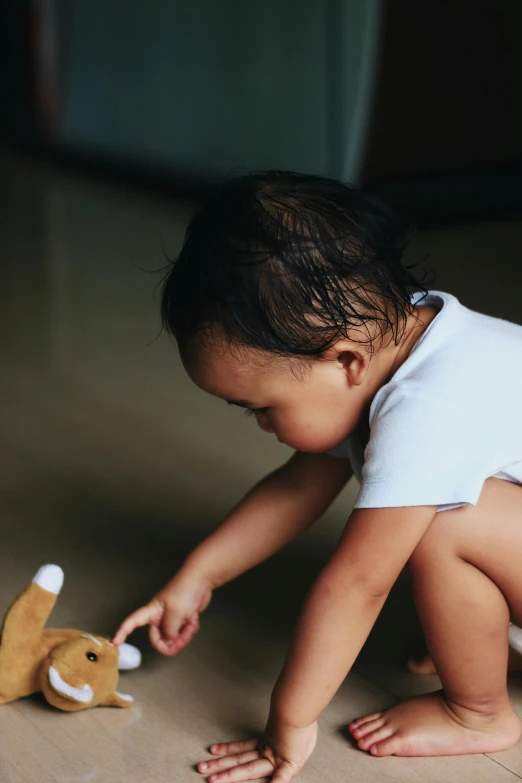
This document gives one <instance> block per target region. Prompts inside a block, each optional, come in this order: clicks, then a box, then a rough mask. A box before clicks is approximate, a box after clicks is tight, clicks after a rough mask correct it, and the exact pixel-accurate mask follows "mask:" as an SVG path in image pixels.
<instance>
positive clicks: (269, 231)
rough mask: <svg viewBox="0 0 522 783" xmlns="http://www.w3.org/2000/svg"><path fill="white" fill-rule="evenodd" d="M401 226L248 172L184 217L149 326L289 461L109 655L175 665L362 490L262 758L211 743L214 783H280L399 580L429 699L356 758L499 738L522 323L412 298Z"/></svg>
mask: <svg viewBox="0 0 522 783" xmlns="http://www.w3.org/2000/svg"><path fill="white" fill-rule="evenodd" d="M406 242H407V226H405V225H404V224H403V223H401V222H400V221H399V219H398V218H397V216H396V215H394V214H393V212H392V211H391V210H390V209H388V208H387V207H386V206H384V205H383V204H381V203H380V202H379V201H377V200H376V199H375V198H373V197H370V196H368V195H365V194H363V193H361V192H359V191H357V190H353V189H351V188H349V187H347V186H346V185H343V184H341V183H340V182H336V181H333V180H328V179H323V178H320V177H313V176H305V175H296V174H290V173H286V172H277V171H276V172H267V173H261V174H251V175H247V176H244V177H241V178H238V179H235V180H232V181H229V182H227V183H225V184H224V185H222V186H220V187H219V188H218V189H217V190H216V192H215V193H214V194H213V195H212V196H211V197H210V198H209V200H208V203H207V204H206V205H205V206H203V207H202V208H201V209H200V210H199V211H198V212H197V213H196V215H195V217H194V218H193V220H192V222H191V223H190V226H189V228H188V231H187V235H186V238H185V243H184V246H183V249H182V251H181V254H180V256H179V258H178V259H177V261H176V263H175V264H174V265H173V267H172V269H171V270H170V272H169V274H168V276H167V277H166V279H165V283H164V289H163V301H162V316H163V323H164V325H165V327H166V328H167V329H168V330H169V331H170V332H171V333H172V334H173V335H174V337H175V338H176V341H177V343H178V346H179V350H180V353H181V358H182V360H183V364H184V367H185V369H186V371H187V373H188V374H189V376H190V378H191V379H192V380H193V381H194V383H195V384H197V386H199V387H200V388H201V389H204V390H205V391H207V392H208V393H209V394H212V395H214V396H216V397H220V398H221V399H223V400H225V401H226V402H227V403H228V404H230V405H239V406H240V407H242V408H244V409H245V412H246V413H247V414H249V415H250V414H251V415H252V416H254V417H255V419H256V421H257V424H258V425H259V427H261V429H262V430H265V432H268V433H272V434H274V435H275V436H276V437H277V438H278V440H280V441H281V442H282V443H285V444H287V445H288V446H290V447H292V449H294V450H295V453H294V455H293V456H292V457H291V458H290V460H289V461H288V462H287V463H286V464H285V465H283V466H282V467H280V468H279V469H277V470H275V471H274V472H273V473H271V474H270V475H269V476H267V477H266V478H265V479H264V480H263V481H261V482H260V483H259V484H258V485H257V486H256V487H255V488H254V489H253V490H251V492H250V493H249V494H248V495H247V496H246V497H245V498H244V499H243V500H242V501H241V502H240V503H239V505H238V506H237V507H236V508H235V509H234V510H233V511H232V513H231V514H230V516H229V517H228V518H227V519H226V521H225V522H224V523H223V524H222V525H221V527H219V528H218V529H217V530H216V531H215V532H214V533H213V534H212V535H211V536H209V538H207V539H206V540H205V541H203V543H202V544H200V545H199V546H198V547H197V549H196V550H195V551H194V552H193V553H192V554H190V555H189V557H188V558H187V560H186V561H185V563H184V565H183V567H182V568H181V569H180V570H179V571H178V572H177V573H176V574H175V575H174V577H173V578H172V580H171V581H170V582H169V583H168V584H167V585H166V586H165V587H164V588H163V589H162V590H161V591H160V592H159V593H158V595H156V596H155V597H154V598H153V599H152V600H151V602H150V603H149V604H147V605H146V606H144V607H142V608H140V609H138V610H137V611H135V612H134V613H133V614H131V615H130V616H129V617H128V618H127V619H126V620H125V621H124V622H123V624H122V625H121V627H120V628H119V630H118V632H117V633H116V635H115V637H114V640H113V641H114V643H115V644H121V643H122V642H123V641H124V640H125V639H126V637H127V636H128V634H130V633H131V632H132V631H133V630H134V629H135V628H137V627H138V626H143V625H147V624H148V625H149V626H150V640H151V643H152V645H153V646H154V647H155V648H156V649H157V650H158V651H159V652H160V653H163V654H164V655H175V654H176V653H178V652H179V651H180V650H181V649H182V648H183V647H184V646H185V645H186V644H188V642H189V641H190V640H191V639H192V637H193V636H194V634H195V633H196V631H197V630H198V628H199V614H200V613H201V612H202V611H203V610H204V609H205V608H206V607H207V606H208V604H209V602H210V600H211V596H212V591H213V590H214V589H215V588H217V587H219V586H221V585H223V584H224V583H225V582H228V581H230V580H231V579H234V578H235V577H237V576H239V574H241V573H243V572H245V571H246V570H247V569H249V568H252V567H253V566H255V565H256V564H257V563H259V562H261V561H262V560H264V559H265V558H267V557H269V556H270V555H272V554H274V553H275V552H277V551H278V550H280V549H281V548H282V547H284V546H285V545H286V544H288V543H289V542H290V541H291V540H292V539H294V538H296V537H297V536H298V535H299V534H300V533H302V532H303V531H304V530H306V529H307V528H308V527H309V526H310V525H312V524H313V522H314V521H315V520H316V519H317V518H318V517H319V516H320V515H321V514H322V513H323V512H324V511H325V509H326V508H327V507H328V506H329V504H330V503H331V502H332V500H333V499H334V498H335V497H336V495H337V494H338V493H339V492H340V490H341V489H342V487H343V486H344V485H345V484H346V482H347V481H348V480H349V478H350V477H351V476H352V474H353V473H355V475H356V476H357V478H358V480H359V481H360V483H361V489H360V492H359V495H358V498H357V501H356V503H355V507H354V509H353V511H352V513H351V515H350V517H349V519H348V522H347V525H346V528H345V530H344V533H343V535H342V537H341V539H340V541H339V544H338V546H337V549H336V551H335V553H334V554H333V556H332V558H331V559H330V560H329V562H327V563H326V565H325V566H324V569H323V570H322V572H321V573H320V575H319V577H318V578H317V579H316V581H315V583H314V584H313V586H312V588H311V590H310V592H309V593H308V595H307V596H306V599H305V602H304V605H303V608H302V611H301V613H300V617H299V620H298V623H297V628H296V630H295V634H294V638H293V642H292V644H291V647H290V650H289V652H288V656H287V659H286V662H285V664H284V667H283V670H282V672H281V675H280V677H279V679H278V681H277V683H276V685H275V687H274V690H273V693H272V698H271V706H270V715H269V717H268V722H267V726H266V730H265V733H264V736H263V738H262V739H261V740H259V739H258V740H255V739H253V740H250V741H246V742H233V743H229V744H224V745H213V746H212V748H211V753H212V755H213V756H214V759H213V760H211V761H206V762H202V763H200V764H199V765H198V770H199V771H200V772H201V773H202V774H204V775H206V776H208V777H209V779H210V780H212V781H219V780H223V781H224V780H226V781H243V780H251V779H254V778H261V777H268V776H273V777H272V780H273V781H276V783H284V782H286V781H289V780H291V779H292V778H293V777H294V776H295V775H296V774H297V773H298V772H299V770H300V769H301V768H302V767H303V765H304V764H305V762H306V760H307V759H308V758H309V756H310V754H311V753H312V751H313V748H314V745H315V742H316V736H317V719H318V717H319V715H320V714H321V712H322V711H323V710H324V709H325V707H326V706H327V704H328V703H329V701H330V700H331V699H332V697H333V695H334V694H335V692H336V691H337V689H338V688H339V686H340V685H341V683H342V681H343V680H344V678H345V677H346V675H347V674H348V672H349V671H350V669H351V667H352V665H353V663H354V661H355V659H356V657H357V655H358V653H359V651H360V650H361V647H362V646H363V644H364V642H365V640H366V638H367V636H368V634H369V632H370V630H371V628H372V626H373V624H374V623H375V620H376V618H377V616H378V614H379V612H380V610H381V608H382V606H383V604H384V602H385V600H386V597H387V595H388V593H389V591H390V589H391V587H392V585H393V584H394V582H395V580H396V579H397V577H398V575H399V573H400V572H401V570H402V569H403V568H404V566H407V568H408V570H409V574H410V577H411V584H412V588H413V593H414V598H415V602H416V607H417V610H418V614H419V617H420V620H421V623H422V626H423V630H424V633H425V637H426V641H427V645H428V649H429V652H430V656H431V657H430V659H429V660H428V661H424V662H423V664H422V666H423V667H425V668H426V667H428V668H429V667H432V668H434V669H436V671H437V672H438V674H439V676H440V679H441V681H442V686H443V689H442V690H441V691H439V692H437V693H431V694H429V695H426V696H422V697H420V698H414V699H409V700H408V701H405V702H403V703H402V704H399V705H398V706H396V707H393V708H391V709H389V710H386V711H384V712H379V713H376V714H374V715H366V716H365V717H362V718H360V719H359V720H356V721H354V722H353V723H352V724H351V725H350V731H351V733H352V735H353V737H354V738H355V740H356V742H357V745H358V746H359V748H361V749H362V750H364V751H368V752H369V753H371V754H373V755H374V756H387V755H396V756H437V755H453V754H459V753H491V752H494V751H499V750H503V749H505V748H508V747H510V746H511V745H513V744H514V743H516V742H517V740H518V738H519V737H520V734H521V722H520V720H519V718H518V717H517V715H516V714H515V713H514V711H513V709H512V707H511V704H510V701H509V697H508V692H507V689H506V674H507V664H508V627H509V623H510V620H512V621H513V622H514V623H517V624H520V622H521V621H522V579H521V578H520V564H521V562H522V486H521V485H522V416H521V415H520V400H521V399H522V327H521V326H517V325H515V324H512V323H509V322H507V321H503V320H500V319H496V318H491V317H488V316H486V315H481V314H479V313H477V312H474V311H472V310H469V309H468V308H466V307H464V306H463V305H462V304H460V302H459V301H458V300H457V299H456V298H455V297H454V296H452V295H450V294H447V293H443V292H439V291H432V292H429V293H428V291H426V290H425V289H423V288H422V286H420V285H419V283H418V282H417V281H416V280H415V278H414V277H413V275H412V273H411V272H410V271H409V270H408V269H406V268H405V266H404V265H403V263H402V254H403V250H404V248H405V245H406Z"/></svg>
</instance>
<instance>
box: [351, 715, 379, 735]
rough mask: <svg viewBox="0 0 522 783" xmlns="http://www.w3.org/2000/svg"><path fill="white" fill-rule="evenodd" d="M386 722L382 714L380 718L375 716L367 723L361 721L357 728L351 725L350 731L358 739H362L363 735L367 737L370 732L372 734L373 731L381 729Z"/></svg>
mask: <svg viewBox="0 0 522 783" xmlns="http://www.w3.org/2000/svg"><path fill="white" fill-rule="evenodd" d="M384 722H385V718H384V717H383V716H381V717H380V718H375V719H374V720H368V721H366V723H361V724H360V725H359V726H356V727H355V728H352V727H350V731H351V733H352V736H353V737H354V738H355V739H356V740H360V739H362V738H363V737H366V736H367V735H368V734H371V733H372V732H373V731H376V730H377V729H380V728H381V727H382V726H384Z"/></svg>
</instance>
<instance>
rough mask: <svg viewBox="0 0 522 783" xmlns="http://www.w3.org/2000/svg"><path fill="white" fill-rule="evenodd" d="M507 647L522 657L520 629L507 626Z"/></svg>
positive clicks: (510, 625)
mask: <svg viewBox="0 0 522 783" xmlns="http://www.w3.org/2000/svg"><path fill="white" fill-rule="evenodd" d="M509 646H510V647H512V648H513V649H514V650H516V651H517V652H518V653H520V654H521V655H522V628H519V627H518V625H513V623H510V624H509Z"/></svg>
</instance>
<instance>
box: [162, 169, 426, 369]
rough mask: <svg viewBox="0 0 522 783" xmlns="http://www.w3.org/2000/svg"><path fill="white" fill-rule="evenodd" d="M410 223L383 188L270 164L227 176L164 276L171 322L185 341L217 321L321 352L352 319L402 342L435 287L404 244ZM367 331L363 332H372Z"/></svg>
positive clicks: (224, 330)
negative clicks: (416, 306) (408, 257)
mask: <svg viewBox="0 0 522 783" xmlns="http://www.w3.org/2000/svg"><path fill="white" fill-rule="evenodd" d="M410 232H411V226H410V224H409V222H405V221H404V220H402V219H401V218H399V217H398V216H397V215H396V214H395V213H394V212H393V211H392V210H391V209H390V208H389V207H387V206H386V205H385V204H383V203H382V202H381V201H380V200H378V199H377V198H376V197H374V196H371V195H369V194H366V193H363V192H362V191H359V190H356V189H353V188H351V187H349V186H347V185H345V184H343V183H341V182H337V181H335V180H332V179H326V178H324V177H317V176H310V175H304V174H294V173H290V172H283V171H267V172H261V173H253V174H247V175H246V176H242V177H239V178H237V179H232V180H229V181H227V182H224V183H222V184H221V185H219V186H218V187H217V188H216V189H215V191H214V192H213V193H212V194H211V195H210V197H209V198H208V200H207V202H206V203H205V204H204V206H202V207H201V208H200V209H199V210H198V211H197V212H196V214H195V215H194V217H193V218H192V220H191V222H190V224H189V226H188V229H187V232H186V235H185V242H184V245H183V248H182V250H181V253H180V254H179V257H178V258H177V259H176V260H175V261H174V263H173V264H172V266H171V267H169V270H168V273H167V275H166V277H165V280H164V282H163V296H162V304H161V314H162V321H163V326H164V327H165V328H166V330H167V331H169V332H170V333H171V334H172V335H174V337H175V338H176V340H177V342H178V345H179V348H180V350H181V351H182V353H183V352H186V351H187V345H188V343H189V341H190V340H191V338H193V337H194V336H196V335H197V334H198V333H200V332H201V331H203V330H208V333H209V335H212V334H213V333H215V330H216V327H218V332H219V335H220V337H221V338H222V337H224V338H225V340H226V341H227V343H228V344H229V345H234V346H248V347H252V348H256V349H260V350H262V351H268V352H270V353H272V354H276V355H278V356H286V357H310V358H318V357H321V356H322V355H323V354H324V352H325V351H326V350H327V349H328V348H329V347H330V346H331V345H332V344H333V343H334V342H335V341H336V340H338V339H339V338H340V337H343V336H346V335H347V333H348V331H349V330H353V329H355V330H357V331H359V332H361V331H362V332H363V339H361V340H360V342H364V343H366V344H367V345H368V346H369V350H371V351H372V352H373V351H374V350H375V349H374V344H373V343H374V339H375V336H376V335H377V336H380V337H382V338H384V336H385V335H387V334H391V338H390V339H393V340H394V341H395V343H396V344H397V343H398V342H399V341H400V338H401V337H402V334H403V333H404V328H405V325H406V319H407V317H408V315H410V314H412V313H413V307H412V305H411V302H410V294H411V293H412V292H413V291H422V292H424V294H426V293H427V291H426V289H424V288H423V286H422V285H420V284H419V283H418V282H417V281H416V280H415V278H414V277H413V275H412V274H411V272H410V271H409V269H410V268H411V267H410V268H406V267H405V266H404V265H403V263H402V255H403V252H404V249H405V247H406V245H407V243H408V240H409V238H410ZM366 338H367V339H366Z"/></svg>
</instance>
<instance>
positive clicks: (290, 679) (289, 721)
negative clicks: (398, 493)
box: [270, 506, 436, 728]
mask: <svg viewBox="0 0 522 783" xmlns="http://www.w3.org/2000/svg"><path fill="white" fill-rule="evenodd" d="M435 513H436V506H413V507H408V508H383V509H357V510H355V511H353V513H352V515H351V516H350V519H349V520H348V524H347V526H346V529H345V532H344V533H343V536H342V538H341V541H340V543H339V546H338V548H337V550H336V552H335V553H334V555H333V557H332V559H331V560H330V561H329V563H328V564H327V566H326V567H325V568H324V570H323V571H322V572H321V574H320V575H319V577H318V578H317V580H316V582H315V583H314V585H313V586H312V589H311V590H310V593H309V594H308V596H307V599H306V601H305V605H304V607H303V610H302V612H301V615H300V618H299V622H298V625H297V629H296V632H295V635H294V639H293V643H292V645H291V648H290V651H289V654H288V657H287V660H286V663H285V665H284V668H283V671H282V673H281V675H280V677H279V680H278V682H277V684H276V686H275V689H274V693H273V695H272V705H271V712H270V719H271V721H272V722H274V723H275V724H276V725H278V726H280V727H281V728H283V727H284V726H289V727H292V726H293V727H304V726H309V725H310V724H312V723H313V722H314V721H315V720H316V719H317V717H318V716H319V715H320V713H321V712H322V710H323V709H324V708H325V707H326V705H327V704H328V702H329V701H330V700H331V698H332V697H333V695H334V693H335V692H336V691H337V689H338V688H339V686H340V685H341V683H342V681H343V679H344V678H345V676H346V675H347V673H348V672H349V670H350V669H351V667H352V664H353V662H354V661H355V659H356V657H357V655H358V654H359V652H360V650H361V647H362V646H363V644H364V642H365V640H366V637H367V636H368V634H369V632H370V630H371V628H372V626H373V624H374V622H375V620H376V618H377V616H378V614H379V612H380V610H381V608H382V606H383V604H384V601H385V600H386V597H387V595H388V593H389V591H390V589H391V587H392V585H393V583H394V582H395V580H396V579H397V577H398V575H399V573H400V572H401V570H402V568H403V567H404V565H405V564H406V562H407V561H408V559H409V558H410V556H411V554H412V552H413V551H414V549H415V547H416V546H417V544H418V542H419V541H420V539H421V538H422V536H423V535H424V533H425V531H426V530H427V528H428V527H429V525H430V524H431V522H432V520H433V518H434V516H435Z"/></svg>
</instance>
